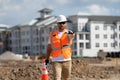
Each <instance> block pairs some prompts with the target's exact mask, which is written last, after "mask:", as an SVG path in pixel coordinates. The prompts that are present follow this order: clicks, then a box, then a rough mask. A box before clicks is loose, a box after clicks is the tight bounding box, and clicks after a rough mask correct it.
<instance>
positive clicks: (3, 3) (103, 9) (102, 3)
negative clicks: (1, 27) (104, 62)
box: [0, 0, 120, 26]
mask: <svg viewBox="0 0 120 80" xmlns="http://www.w3.org/2000/svg"><path fill="white" fill-rule="evenodd" d="M43 8H49V9H52V10H53V12H52V15H56V16H57V15H60V14H62V15H65V16H70V15H75V14H91V15H111V16H120V0H0V24H5V25H9V26H15V25H18V24H24V23H28V22H30V21H31V20H33V19H35V18H38V17H40V13H39V12H38V11H39V10H41V9H43Z"/></svg>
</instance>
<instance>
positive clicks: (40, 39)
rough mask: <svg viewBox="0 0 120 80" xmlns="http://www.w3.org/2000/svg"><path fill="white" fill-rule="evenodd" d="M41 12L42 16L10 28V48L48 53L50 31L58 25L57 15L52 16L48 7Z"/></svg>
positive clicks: (28, 52) (34, 52) (24, 51)
mask: <svg viewBox="0 0 120 80" xmlns="http://www.w3.org/2000/svg"><path fill="white" fill-rule="evenodd" d="M39 12H40V14H41V17H40V18H37V19H34V20H32V21H31V22H29V23H28V24H24V25H17V26H14V27H12V28H10V29H9V41H8V42H9V44H8V47H9V50H11V51H13V52H14V53H21V54H29V55H36V54H39V53H46V47H47V43H48V36H49V32H50V31H52V30H53V29H55V27H56V16H50V15H49V14H50V13H51V10H50V9H47V8H45V9H42V10H40V11H39Z"/></svg>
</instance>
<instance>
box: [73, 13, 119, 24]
mask: <svg viewBox="0 0 120 80" xmlns="http://www.w3.org/2000/svg"><path fill="white" fill-rule="evenodd" d="M74 16H77V17H83V18H84V17H85V18H88V19H89V21H104V22H105V23H106V24H107V23H109V24H110V23H116V22H117V21H119V22H120V16H100V15H86V16H85V15H74Z"/></svg>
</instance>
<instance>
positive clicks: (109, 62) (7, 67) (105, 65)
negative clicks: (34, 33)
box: [0, 58, 120, 80]
mask: <svg viewBox="0 0 120 80" xmlns="http://www.w3.org/2000/svg"><path fill="white" fill-rule="evenodd" d="M72 64H73V65H72V76H71V77H72V80H120V59H111V58H108V59H104V60H103V59H99V58H74V59H73V60H72ZM41 68H42V64H41V61H0V80H40V78H41V74H42V71H41ZM53 74H54V73H53V72H52V66H51V65H50V69H49V78H50V80H53Z"/></svg>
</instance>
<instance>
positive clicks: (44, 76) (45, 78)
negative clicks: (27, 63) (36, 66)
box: [41, 59, 48, 80]
mask: <svg viewBox="0 0 120 80" xmlns="http://www.w3.org/2000/svg"><path fill="white" fill-rule="evenodd" d="M42 64H43V66H42V78H41V80H48V71H47V68H46V65H45V59H43V60H42Z"/></svg>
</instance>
